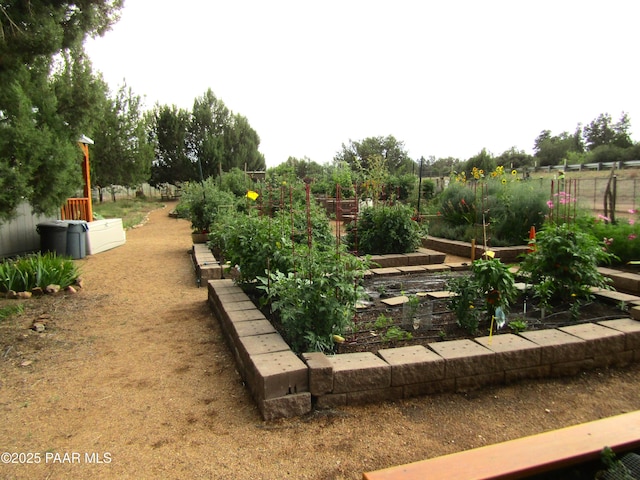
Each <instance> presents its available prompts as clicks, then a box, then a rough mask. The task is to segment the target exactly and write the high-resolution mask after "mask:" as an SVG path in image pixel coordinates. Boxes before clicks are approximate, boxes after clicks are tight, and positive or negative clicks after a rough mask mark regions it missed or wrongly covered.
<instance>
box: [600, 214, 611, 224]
mask: <svg viewBox="0 0 640 480" xmlns="http://www.w3.org/2000/svg"><path fill="white" fill-rule="evenodd" d="M598 218H599V219H600V220H604V221H605V222H610V221H611V219H610V218H609V217H605V216H604V215H600V214H598Z"/></svg>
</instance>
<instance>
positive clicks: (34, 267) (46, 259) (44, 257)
mask: <svg viewBox="0 0 640 480" xmlns="http://www.w3.org/2000/svg"><path fill="white" fill-rule="evenodd" d="M78 276H79V269H78V267H77V265H76V264H75V263H74V261H73V260H72V259H70V258H68V257H63V256H58V255H56V254H55V253H51V252H47V253H45V254H42V253H37V254H34V255H28V256H25V257H18V258H17V259H15V260H8V261H4V262H2V263H0V290H2V291H5V292H6V291H9V290H13V291H16V292H23V291H29V290H31V289H33V288H35V287H41V288H44V287H46V286H47V285H51V284H55V285H60V287H61V288H66V287H68V286H69V285H72V284H73V283H74V282H75V281H76V279H77V278H78Z"/></svg>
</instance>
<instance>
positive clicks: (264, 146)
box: [86, 0, 640, 167]
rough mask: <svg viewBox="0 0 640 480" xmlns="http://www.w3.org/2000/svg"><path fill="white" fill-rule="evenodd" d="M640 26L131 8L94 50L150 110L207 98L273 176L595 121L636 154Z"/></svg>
mask: <svg viewBox="0 0 640 480" xmlns="http://www.w3.org/2000/svg"><path fill="white" fill-rule="evenodd" d="M639 18H640V2H639V1H637V0H608V1H603V0H597V1H593V0H578V1H574V0H561V1H559V0H553V1H549V0H533V1H532V0H518V1H514V0H507V1H491V0H483V1H479V0H458V1H456V0H438V1H427V0H395V1H393V2H392V1H378V0H340V1H335V0H323V1H304V0H297V1H295V0H291V1H283V0H270V1H266V0H233V1H229V0H226V1H220V0H181V1H176V0H125V6H124V9H123V10H122V16H121V19H120V21H119V22H118V23H117V24H116V25H115V26H114V27H113V29H112V30H111V31H109V32H107V33H106V34H105V36H104V37H101V38H99V39H96V40H90V41H87V43H86V49H87V52H88V53H89V56H90V58H91V61H92V62H93V66H94V70H96V71H100V72H102V74H103V75H104V78H105V80H106V81H107V82H108V83H109V85H110V86H111V89H112V91H115V90H117V88H118V87H119V86H120V85H122V84H123V81H126V83H127V85H128V86H130V87H131V88H132V90H133V92H134V93H135V94H137V95H140V96H143V97H144V98H145V104H146V107H147V108H152V107H153V105H154V104H155V103H156V102H157V103H160V104H162V105H177V106H178V107H182V108H186V109H189V110H190V109H191V108H192V106H193V101H194V99H195V98H196V97H199V96H201V95H203V94H204V93H205V91H206V90H207V89H208V88H211V89H212V91H213V92H214V94H215V95H216V96H217V97H218V98H219V99H221V100H222V101H223V102H224V103H225V104H226V106H227V107H228V108H229V109H231V110H232V111H233V112H234V113H238V114H241V115H243V116H245V117H247V119H248V121H249V123H250V124H251V126H252V127H253V128H254V129H255V130H256V131H257V132H258V135H259V136H260V139H261V144H260V151H261V152H262V153H263V154H264V155H265V158H266V162H267V166H269V167H271V166H275V165H278V164H280V163H282V162H284V161H286V160H287V158H288V157H289V156H294V157H297V158H303V157H309V158H310V159H311V160H315V161H316V162H319V163H325V162H329V161H331V160H332V158H333V157H334V155H335V154H336V152H338V151H339V150H341V146H342V144H343V143H345V144H347V143H348V142H349V140H354V141H357V140H362V139H364V138H366V137H374V136H387V135H393V136H394V137H395V138H396V139H397V140H399V141H401V142H404V146H405V148H406V150H407V152H408V153H409V155H410V156H411V157H412V158H414V159H418V158H420V156H424V157H425V158H428V157H429V156H431V155H433V156H435V157H436V158H440V157H449V156H452V157H457V158H460V159H461V160H466V159H468V158H469V157H471V156H473V155H475V154H477V153H478V152H479V151H481V150H482V148H486V149H487V150H488V151H490V152H491V153H493V154H494V155H499V154H501V153H502V152H504V151H505V150H508V149H510V148H511V147H516V148H517V149H519V150H524V151H526V152H528V153H533V152H532V147H533V142H534V140H535V138H536V137H537V136H538V135H539V134H540V132H541V131H542V130H545V129H548V130H551V132H552V133H553V134H554V135H557V134H560V133H562V132H563V131H569V132H571V133H573V132H574V131H575V128H576V126H577V124H578V123H583V124H586V123H590V122H591V121H592V120H594V119H595V118H597V116H598V115H599V114H600V113H609V114H611V116H612V117H613V120H614V122H617V121H618V120H619V118H620V116H621V114H622V112H626V113H627V114H628V115H629V116H630V119H631V132H630V133H631V137H632V139H633V140H634V141H636V142H637V141H640V81H639V78H638V65H639V63H638V56H639V54H640V48H639V47H640V37H638V27H637V24H638V19H639Z"/></svg>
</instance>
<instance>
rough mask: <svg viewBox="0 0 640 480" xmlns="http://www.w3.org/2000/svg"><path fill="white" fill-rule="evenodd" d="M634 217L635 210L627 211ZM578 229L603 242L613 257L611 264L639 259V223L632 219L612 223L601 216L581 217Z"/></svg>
mask: <svg viewBox="0 0 640 480" xmlns="http://www.w3.org/2000/svg"><path fill="white" fill-rule="evenodd" d="M628 213H630V214H632V215H635V214H636V213H637V211H636V210H634V209H631V210H629V212H628ZM577 224H578V226H579V228H580V229H581V230H582V231H583V232H586V233H589V234H591V235H592V236H594V237H595V238H597V239H599V240H602V241H603V242H604V245H605V248H606V249H607V251H608V252H609V253H612V254H613V255H615V258H612V259H611V263H612V264H615V265H618V264H624V263H629V262H632V261H634V260H636V259H638V258H640V222H638V221H636V219H635V218H634V217H631V218H629V219H625V220H619V221H617V222H615V223H612V222H611V221H610V220H609V219H608V218H606V217H604V216H603V215H599V216H597V217H593V216H581V217H580V218H579V219H578V222H577Z"/></svg>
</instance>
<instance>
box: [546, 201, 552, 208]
mask: <svg viewBox="0 0 640 480" xmlns="http://www.w3.org/2000/svg"><path fill="white" fill-rule="evenodd" d="M547 207H549V208H553V202H552V201H551V200H549V201H548V202H547Z"/></svg>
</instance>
